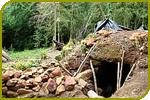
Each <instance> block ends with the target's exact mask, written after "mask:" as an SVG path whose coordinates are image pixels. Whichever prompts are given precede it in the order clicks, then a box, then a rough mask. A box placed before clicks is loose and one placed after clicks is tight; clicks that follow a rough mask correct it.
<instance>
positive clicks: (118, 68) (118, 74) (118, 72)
mask: <svg viewBox="0 0 150 100" xmlns="http://www.w3.org/2000/svg"><path fill="white" fill-rule="evenodd" d="M119 77H120V62H118V67H117V90H118V89H119V88H120V87H119Z"/></svg>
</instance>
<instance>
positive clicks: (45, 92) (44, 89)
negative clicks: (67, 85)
mask: <svg viewBox="0 0 150 100" xmlns="http://www.w3.org/2000/svg"><path fill="white" fill-rule="evenodd" d="M48 94H49V91H48V89H47V83H44V84H43V85H42V87H41V89H40V91H39V93H38V96H46V95H48Z"/></svg>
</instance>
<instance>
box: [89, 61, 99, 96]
mask: <svg viewBox="0 0 150 100" xmlns="http://www.w3.org/2000/svg"><path fill="white" fill-rule="evenodd" d="M90 66H91V69H92V73H93V79H94V86H95V92H96V93H97V94H98V89H97V80H96V75H95V71H94V67H93V64H92V60H90Z"/></svg>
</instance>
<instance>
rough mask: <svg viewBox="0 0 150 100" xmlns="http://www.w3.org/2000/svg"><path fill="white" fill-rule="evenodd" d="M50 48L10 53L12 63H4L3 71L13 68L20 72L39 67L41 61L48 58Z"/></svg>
mask: <svg viewBox="0 0 150 100" xmlns="http://www.w3.org/2000/svg"><path fill="white" fill-rule="evenodd" d="M48 50H49V48H39V49H33V50H24V51H21V52H17V51H15V52H14V51H9V52H8V53H9V55H10V57H11V61H10V62H8V63H3V69H5V68H8V67H13V68H15V69H19V70H25V69H27V68H30V67H38V66H39V65H40V63H41V60H43V59H45V58H46V57H47V53H48Z"/></svg>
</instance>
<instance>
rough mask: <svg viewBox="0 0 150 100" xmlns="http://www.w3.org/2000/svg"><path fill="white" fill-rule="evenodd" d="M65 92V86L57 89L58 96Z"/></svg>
mask: <svg viewBox="0 0 150 100" xmlns="http://www.w3.org/2000/svg"><path fill="white" fill-rule="evenodd" d="M64 91H65V87H64V85H62V84H60V85H59V86H58V87H57V89H56V94H60V93H62V92H64Z"/></svg>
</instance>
